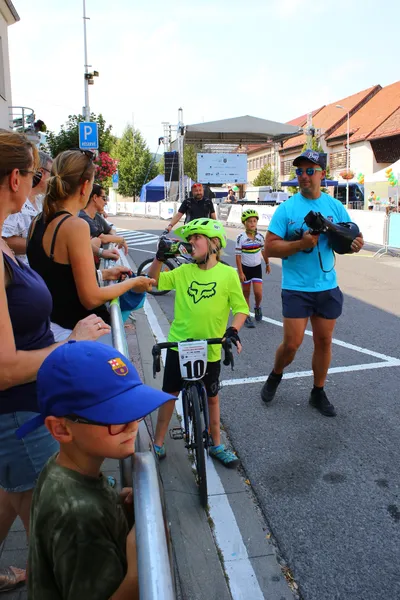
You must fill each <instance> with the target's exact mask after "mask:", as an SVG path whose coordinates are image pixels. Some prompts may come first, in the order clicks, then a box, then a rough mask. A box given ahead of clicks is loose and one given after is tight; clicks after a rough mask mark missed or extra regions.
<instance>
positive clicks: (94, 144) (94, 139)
mask: <svg viewBox="0 0 400 600" xmlns="http://www.w3.org/2000/svg"><path fill="white" fill-rule="evenodd" d="M98 147H99V131H98V126H97V123H91V122H90V123H79V148H80V149H81V150H97V149H98Z"/></svg>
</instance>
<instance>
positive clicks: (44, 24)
mask: <svg viewBox="0 0 400 600" xmlns="http://www.w3.org/2000/svg"><path fill="white" fill-rule="evenodd" d="M13 3H14V6H15V8H16V10H17V12H18V14H19V16H20V18H21V20H20V22H18V23H16V24H15V25H12V26H11V27H9V30H8V31H9V46H10V66H11V83H12V101H13V104H14V105H16V106H28V107H30V108H33V109H34V110H35V113H36V118H39V119H42V120H43V121H44V122H45V123H46V125H47V126H48V128H49V129H50V130H53V131H58V130H59V129H60V126H61V124H63V123H64V122H65V121H66V120H67V118H68V115H69V114H77V113H81V112H82V106H83V104H84V80H83V72H84V53H83V49H84V44H83V18H82V16H83V9H82V6H83V2H82V0H68V2H65V1H62V0H35V2H32V0H13ZM86 14H87V16H88V17H90V20H88V21H87V39H88V62H89V64H90V65H92V69H95V70H97V71H99V73H100V77H98V78H96V79H95V84H94V85H93V86H90V87H89V94H90V108H91V111H92V112H95V113H97V114H98V113H102V114H103V116H104V117H105V119H106V121H107V123H108V124H111V125H112V126H113V132H114V133H115V134H116V135H121V134H122V132H123V130H124V127H125V126H126V125H127V124H132V123H133V124H134V126H135V127H136V128H138V129H139V130H140V131H141V132H142V134H143V135H144V137H145V138H146V140H147V142H148V145H149V147H150V149H151V150H152V151H155V150H156V149H157V145H158V138H159V137H160V136H162V135H163V127H162V124H161V123H162V122H163V121H168V122H170V123H171V124H176V123H177V120H178V109H179V108H180V107H182V108H183V120H184V123H185V124H193V123H200V122H203V121H213V120H217V119H223V118H229V117H238V116H242V115H252V116H255V117H260V118H265V119H270V120H273V121H280V122H285V121H288V120H290V119H293V118H295V117H298V116H300V115H303V114H305V113H307V112H309V111H312V110H314V109H316V108H319V107H320V106H322V105H324V104H329V103H330V102H334V101H336V100H339V99H341V98H344V97H346V96H349V95H351V94H353V93H356V92H358V91H360V90H363V89H366V88H368V87H370V86H371V85H376V84H380V85H382V86H385V85H388V84H390V83H394V82H395V81H397V80H399V79H400V71H399V70H398V65H399V59H400V44H399V33H398V24H399V23H400V2H398V0H384V1H381V2H377V1H373V0H324V1H322V2H319V3H318V2H304V0H303V1H302V0H247V1H246V2H244V1H243V0H212V1H210V0H199V1H197V2H195V1H194V0H152V1H151V2H150V1H145V0H113V2H110V1H107V0H86Z"/></svg>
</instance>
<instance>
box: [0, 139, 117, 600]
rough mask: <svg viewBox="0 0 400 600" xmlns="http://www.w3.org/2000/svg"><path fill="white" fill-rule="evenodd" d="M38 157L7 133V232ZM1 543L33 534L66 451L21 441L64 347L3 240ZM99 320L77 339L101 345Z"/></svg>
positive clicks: (13, 578) (46, 306) (38, 292)
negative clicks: (20, 533) (40, 484)
mask: <svg viewBox="0 0 400 600" xmlns="http://www.w3.org/2000/svg"><path fill="white" fill-rule="evenodd" d="M38 166H39V159H38V152H37V150H36V148H35V147H34V146H33V145H32V144H31V142H29V141H28V140H27V139H26V138H25V136H23V135H19V134H15V133H8V132H5V133H0V228H1V227H2V226H3V224H4V221H5V220H6V218H7V217H8V216H9V215H12V214H16V213H18V212H19V211H20V210H21V208H22V206H23V204H24V202H25V201H26V198H28V196H29V194H30V193H31V190H32V184H33V181H34V177H35V175H36V173H37V169H38ZM0 250H1V253H0V339H1V345H0V543H2V542H3V540H4V539H5V537H6V536H7V534H8V531H9V529H10V527H11V525H12V524H13V522H14V521H15V519H16V518H17V516H20V517H21V520H22V522H23V524H24V527H25V529H26V531H28V529H29V512H30V505H31V499H32V492H33V488H34V486H35V483H36V479H37V478H38V476H39V473H40V471H41V470H42V468H43V466H44V465H45V464H46V462H47V460H48V459H49V458H50V457H51V456H52V455H53V454H54V453H55V452H56V451H57V450H58V446H57V444H56V443H54V440H53V438H52V437H51V435H50V434H49V433H48V431H47V430H46V428H45V427H40V428H39V429H38V430H37V431H36V432H35V434H34V435H33V436H32V437H30V439H27V440H24V441H20V440H18V439H17V437H16V435H15V431H16V429H18V427H19V426H21V425H23V424H24V423H25V422H26V421H28V420H31V419H32V418H33V417H34V416H36V415H37V414H38V405H37V395H36V375H37V372H38V370H39V367H40V366H41V364H42V362H43V361H44V360H45V358H46V357H47V356H48V355H49V354H50V353H51V352H53V350H54V349H55V348H57V347H58V346H59V345H60V344H55V343H54V336H53V334H52V332H51V329H50V313H51V306H52V302H51V296H50V293H49V291H48V289H47V287H46V285H45V283H44V281H43V279H42V278H41V277H40V276H39V275H38V274H37V273H36V272H35V271H33V270H32V269H31V268H30V267H29V266H28V265H25V264H24V263H23V262H22V261H21V260H19V259H17V258H16V257H15V255H14V253H13V251H12V250H11V249H10V248H9V246H8V245H7V243H6V241H5V240H3V239H2V238H0ZM96 321H99V319H96V318H95V317H89V318H88V319H85V321H83V322H81V323H79V324H78V325H77V327H76V328H75V329H74V331H73V332H72V333H71V335H70V339H71V340H80V341H83V340H97V339H98V338H99V337H100V336H102V335H104V333H107V332H108V331H109V327H108V325H106V324H105V323H104V322H103V321H102V320H100V322H101V327H100V328H99V327H98V324H97V322H96ZM24 579H25V571H24V570H23V569H16V568H14V567H7V568H4V569H0V592H5V591H9V590H12V589H14V588H15V587H17V586H18V585H19V584H20V583H21V582H22V581H24Z"/></svg>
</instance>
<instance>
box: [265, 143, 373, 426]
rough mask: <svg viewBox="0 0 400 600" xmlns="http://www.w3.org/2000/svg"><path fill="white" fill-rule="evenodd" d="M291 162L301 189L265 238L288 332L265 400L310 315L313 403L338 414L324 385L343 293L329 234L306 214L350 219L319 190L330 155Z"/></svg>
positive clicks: (357, 243)
mask: <svg viewBox="0 0 400 600" xmlns="http://www.w3.org/2000/svg"><path fill="white" fill-rule="evenodd" d="M293 165H294V166H295V167H297V168H296V175H297V179H298V182H299V187H300V192H299V193H298V194H295V195H294V196H292V198H290V199H289V200H287V201H286V202H285V203H283V204H281V205H280V206H279V207H278V208H277V209H276V211H275V213H274V216H273V217H272V219H271V223H270V225H269V229H268V233H267V236H266V239H265V252H266V254H267V255H268V256H269V257H271V256H275V257H277V258H281V259H282V307H283V322H284V329H283V332H284V333H283V342H282V344H281V345H280V346H279V348H278V350H277V352H276V356H275V364H274V368H273V370H272V372H271V373H270V375H269V377H268V379H267V381H266V382H265V384H264V386H263V388H262V391H261V398H262V399H263V401H264V402H266V403H268V402H271V400H273V398H274V396H275V393H276V390H277V388H278V385H279V383H280V382H281V379H282V374H283V369H284V368H285V367H287V366H288V365H289V364H290V363H291V362H292V361H293V359H294V357H295V355H296V352H297V350H298V348H299V347H300V345H301V343H302V341H303V337H304V332H305V329H306V327H307V323H308V319H310V321H311V327H312V330H313V340H314V355H313V360H312V369H313V372H314V387H313V389H312V391H311V395H310V404H311V405H312V406H314V407H315V408H317V409H318V410H319V411H320V413H321V414H323V415H325V416H328V417H334V416H335V415H336V411H335V408H334V406H333V405H332V404H331V403H330V402H329V400H328V398H327V396H326V393H325V391H324V384H325V379H326V375H327V372H328V368H329V364H330V361H331V352H332V335H333V330H334V327H335V323H336V319H337V318H338V317H339V316H340V315H341V313H342V306H343V295H342V292H341V291H340V289H339V287H338V284H337V280H336V271H335V258H334V254H333V250H332V248H331V246H330V245H329V242H328V238H327V236H326V235H325V234H320V235H315V234H312V233H311V232H310V231H309V229H308V227H307V225H306V224H305V222H304V217H305V216H306V215H307V214H308V213H309V212H310V211H311V210H312V211H315V212H320V213H321V214H322V215H323V216H324V217H325V218H327V219H329V220H330V221H332V223H348V222H350V221H351V219H350V216H349V214H348V212H347V210H346V209H345V208H344V206H343V204H341V202H339V201H338V200H335V199H334V198H332V197H331V196H329V195H328V194H325V193H323V192H321V184H322V180H323V179H325V176H326V154H320V153H319V152H315V151H314V150H306V151H305V152H303V154H301V155H300V156H298V157H297V158H296V159H295V160H294V161H293ZM363 245H364V241H363V238H362V235H361V234H360V236H359V237H357V238H356V239H355V240H354V241H353V243H352V245H351V251H352V252H359V251H360V250H361V248H362V247H363Z"/></svg>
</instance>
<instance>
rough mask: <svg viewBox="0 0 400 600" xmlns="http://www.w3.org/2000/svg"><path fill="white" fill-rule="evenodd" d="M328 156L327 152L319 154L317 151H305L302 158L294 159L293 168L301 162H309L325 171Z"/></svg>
mask: <svg viewBox="0 0 400 600" xmlns="http://www.w3.org/2000/svg"><path fill="white" fill-rule="evenodd" d="M326 159H327V155H326V154H325V152H317V151H316V150H305V151H304V152H303V153H302V154H300V156H298V157H297V158H295V159H294V161H293V166H294V167H297V166H298V165H299V162H300V161H301V160H309V161H310V162H312V163H314V164H315V165H319V166H320V167H322V169H323V170H324V171H325V169H326Z"/></svg>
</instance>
